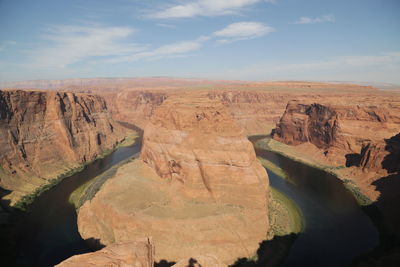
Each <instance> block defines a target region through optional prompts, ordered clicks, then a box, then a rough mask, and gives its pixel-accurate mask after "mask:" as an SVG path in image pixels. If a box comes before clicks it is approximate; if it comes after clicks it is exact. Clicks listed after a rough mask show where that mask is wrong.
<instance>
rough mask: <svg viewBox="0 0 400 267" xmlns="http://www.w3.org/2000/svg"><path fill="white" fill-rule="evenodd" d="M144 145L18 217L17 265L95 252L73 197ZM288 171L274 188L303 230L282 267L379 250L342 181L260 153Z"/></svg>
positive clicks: (69, 181)
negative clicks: (293, 207) (292, 208)
mask: <svg viewBox="0 0 400 267" xmlns="http://www.w3.org/2000/svg"><path fill="white" fill-rule="evenodd" d="M140 146H141V143H140V142H138V143H136V144H134V145H132V146H128V147H121V148H119V149H118V150H116V151H114V152H113V153H111V154H109V155H108V156H106V157H105V158H103V159H99V160H96V161H95V162H93V163H92V164H90V165H88V166H86V167H85V169H84V170H82V171H81V172H79V173H77V174H75V175H72V176H71V177H68V178H66V179H64V180H63V181H62V182H61V183H59V184H58V185H56V186H55V187H53V188H52V189H50V190H49V191H46V192H44V193H43V194H42V195H40V196H39V197H38V198H37V199H36V200H35V201H34V203H33V204H32V205H31V206H30V207H29V209H28V211H27V212H26V213H24V214H23V215H21V216H20V218H18V221H17V225H16V228H15V229H16V233H17V234H16V240H17V242H16V245H17V258H18V259H17V266H37V267H39V266H40V267H43V266H53V265H54V264H57V263H59V262H60V261H62V260H64V259H66V258H68V257H70V256H72V255H75V254H81V253H85V252H89V251H90V249H89V248H88V247H87V246H86V244H85V242H84V241H83V240H82V238H81V237H80V235H79V232H78V229H77V223H76V220H77V216H76V211H75V208H74V207H73V206H72V205H71V204H70V203H69V202H68V198H69V195H70V194H71V193H72V192H73V191H74V190H75V189H76V188H78V187H79V186H80V185H82V184H84V183H85V182H86V181H89V180H90V179H93V178H94V177H96V176H98V175H99V174H101V173H103V172H104V171H106V170H108V169H109V168H110V167H112V166H113V165H115V164H117V163H119V162H121V161H123V160H125V159H128V158H130V157H132V156H134V155H135V154H137V153H138V152H139V151H140ZM256 153H257V155H258V156H262V157H264V158H266V159H268V160H270V161H272V162H274V163H275V164H276V165H278V166H280V167H281V168H282V169H284V170H285V171H286V172H287V173H288V174H289V176H290V178H291V180H293V181H294V183H290V182H288V181H286V180H283V179H282V178H280V177H279V176H277V175H275V174H273V173H272V172H270V171H268V170H267V171H268V174H269V179H270V184H271V186H273V187H275V188H276V189H278V190H279V191H281V192H283V193H284V194H286V195H287V196H288V197H289V198H291V199H292V200H294V202H295V203H296V204H297V205H298V207H299V209H300V211H301V213H302V214H303V217H304V219H305V227H304V231H303V232H302V233H300V234H299V235H298V237H297V238H296V239H295V241H294V242H293V244H292V246H291V248H290V250H289V254H288V255H287V257H286V258H285V260H284V263H283V266H347V265H348V264H349V263H351V261H352V259H354V258H355V257H356V256H358V255H359V254H361V253H363V252H366V251H368V250H370V249H372V248H373V247H375V246H376V245H377V244H378V242H379V236H378V232H377V230H376V229H375V227H374V225H373V224H372V222H371V220H370V219H369V218H368V217H367V216H366V215H365V213H364V212H363V211H362V210H361V208H360V207H359V206H358V205H357V202H356V200H355V199H354V197H353V196H352V195H351V194H350V193H349V192H348V191H347V190H346V189H345V187H344V186H343V184H342V183H341V181H340V180H338V179H337V178H336V177H334V176H332V175H330V174H328V173H325V172H323V171H320V170H317V169H314V168H311V167H308V166H306V165H303V164H300V163H297V162H295V161H293V160H291V159H288V158H285V157H283V156H280V155H278V154H275V153H272V152H267V151H263V150H256Z"/></svg>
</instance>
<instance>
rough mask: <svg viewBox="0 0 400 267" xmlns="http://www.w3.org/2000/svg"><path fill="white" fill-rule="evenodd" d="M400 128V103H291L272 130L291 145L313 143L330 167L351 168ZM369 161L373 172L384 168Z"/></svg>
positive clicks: (274, 135)
mask: <svg viewBox="0 0 400 267" xmlns="http://www.w3.org/2000/svg"><path fill="white" fill-rule="evenodd" d="M353 100H354V101H355V100H356V99H353ZM377 101H378V100H377ZM325 102H327V101H325ZM399 127H400V101H397V102H396V101H393V102H392V103H381V104H380V105H379V106H377V105H372V104H371V103H365V102H364V103H363V104H361V103H357V102H355V103H353V104H351V103H343V104H333V103H332V102H327V103H326V104H319V103H312V102H309V101H308V102H307V101H291V102H289V103H288V105H287V106H286V110H285V113H284V114H283V116H282V118H281V119H280V121H279V123H277V125H276V128H275V129H274V130H273V138H274V139H276V140H278V141H281V142H283V143H286V144H289V145H300V144H303V143H311V144H313V145H314V146H316V147H317V148H319V149H320V150H321V152H323V153H324V156H325V157H326V159H327V160H328V161H329V162H330V164H331V165H337V166H345V165H347V166H352V165H359V164H361V163H360V162H359V161H360V156H359V155H358V154H360V153H365V152H363V151H366V150H368V149H372V147H375V148H376V149H378V150H379V149H380V148H379V147H381V146H379V145H378V144H381V143H383V142H384V139H385V138H390V137H391V136H393V135H395V134H396V133H397V132H398V131H399ZM365 160H366V159H365ZM365 160H364V161H365ZM371 160H372V159H371ZM367 161H368V162H369V163H368V164H367V163H366V162H365V163H363V165H365V167H366V165H368V166H369V167H368V168H369V170H370V171H372V169H373V171H375V172H376V171H379V170H380V169H382V167H381V166H378V165H379V164H373V163H372V162H371V161H370V160H367ZM374 166H375V168H373V167H374ZM365 167H364V168H365Z"/></svg>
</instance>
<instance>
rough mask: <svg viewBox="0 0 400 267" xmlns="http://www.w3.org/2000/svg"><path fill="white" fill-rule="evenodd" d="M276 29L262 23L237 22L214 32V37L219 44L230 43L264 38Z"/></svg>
mask: <svg viewBox="0 0 400 267" xmlns="http://www.w3.org/2000/svg"><path fill="white" fill-rule="evenodd" d="M274 31H275V29H274V28H272V27H271V26H268V25H265V24H263V23H260V22H246V21H244V22H236V23H232V24H230V25H228V26H226V27H225V28H223V29H222V30H219V31H216V32H214V33H213V34H212V35H213V36H215V37H217V38H222V39H219V40H218V41H217V42H219V43H230V42H234V41H239V40H246V39H252V38H257V37H261V36H264V35H266V34H269V33H271V32H274Z"/></svg>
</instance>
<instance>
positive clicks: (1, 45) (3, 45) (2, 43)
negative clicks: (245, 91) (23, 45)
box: [0, 40, 17, 52]
mask: <svg viewBox="0 0 400 267" xmlns="http://www.w3.org/2000/svg"><path fill="white" fill-rule="evenodd" d="M16 43H17V42H15V41H12V40H5V41H0V52H2V51H4V50H6V49H7V48H8V47H10V46H12V45H15V44H16Z"/></svg>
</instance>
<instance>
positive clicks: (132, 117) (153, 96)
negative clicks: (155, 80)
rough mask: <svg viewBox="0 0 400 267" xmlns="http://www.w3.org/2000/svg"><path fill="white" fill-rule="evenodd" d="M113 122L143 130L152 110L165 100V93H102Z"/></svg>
mask: <svg viewBox="0 0 400 267" xmlns="http://www.w3.org/2000/svg"><path fill="white" fill-rule="evenodd" d="M101 96H103V97H104V99H105V100H106V101H107V105H108V107H109V110H110V112H111V114H112V116H113V119H114V120H117V121H123V122H128V123H131V124H134V125H136V126H138V127H140V128H141V129H144V127H145V126H146V124H147V122H148V120H149V119H150V117H151V115H152V114H153V112H154V110H155V109H156V108H157V107H158V106H159V105H161V104H162V102H163V101H164V100H165V99H166V98H167V96H168V95H167V92H165V91H121V92H118V93H102V94H101Z"/></svg>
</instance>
